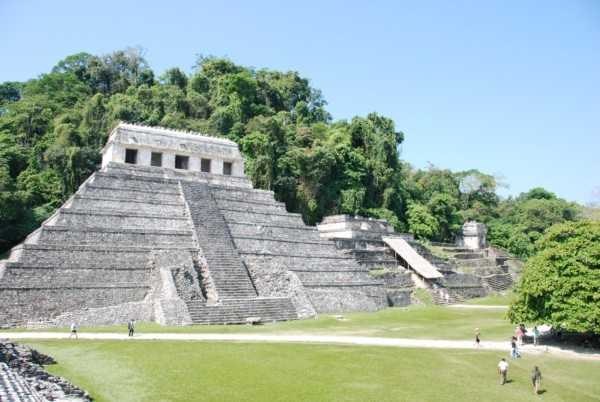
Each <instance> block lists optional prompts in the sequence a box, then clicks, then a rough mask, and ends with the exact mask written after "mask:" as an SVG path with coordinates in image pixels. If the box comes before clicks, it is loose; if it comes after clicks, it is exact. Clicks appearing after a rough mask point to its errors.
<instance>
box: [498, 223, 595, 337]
mask: <svg viewBox="0 0 600 402" xmlns="http://www.w3.org/2000/svg"><path fill="white" fill-rule="evenodd" d="M536 246H537V248H538V249H539V250H540V251H539V252H538V253H537V254H536V255H534V256H533V257H531V258H530V259H529V260H528V261H527V263H526V265H525V268H524V271H523V275H522V278H521V281H520V282H519V284H518V286H517V288H516V291H515V293H516V299H515V301H514V303H513V304H512V305H511V307H510V310H509V317H510V318H511V320H512V321H513V322H531V323H548V324H551V325H553V326H555V327H557V328H563V329H565V330H568V331H576V332H592V333H596V334H600V222H591V221H582V222H571V223H564V224H560V225H555V226H553V227H552V228H551V229H549V230H548V231H547V232H546V233H545V234H544V235H543V236H542V237H541V238H540V239H539V240H538V242H537V244H536Z"/></svg>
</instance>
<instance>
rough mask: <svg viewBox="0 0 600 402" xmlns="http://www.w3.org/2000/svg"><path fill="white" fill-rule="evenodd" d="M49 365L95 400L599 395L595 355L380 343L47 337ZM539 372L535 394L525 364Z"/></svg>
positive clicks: (454, 398) (562, 398)
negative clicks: (515, 355) (500, 373)
mask: <svg viewBox="0 0 600 402" xmlns="http://www.w3.org/2000/svg"><path fill="white" fill-rule="evenodd" d="M31 346H33V347H34V348H37V349H39V350H40V351H42V352H44V353H48V354H50V355H52V356H53V357H55V358H56V359H57V361H58V362H59V363H60V364H59V365H57V366H50V367H49V370H50V371H51V372H53V373H55V374H59V375H63V376H65V377H67V378H69V379H71V380H72V381H73V382H74V383H76V384H77V385H79V386H82V387H84V388H85V389H87V390H88V391H90V392H91V393H92V395H93V396H94V397H96V398H97V401H98V402H102V401H122V402H126V401H194V400H203V401H333V400H336V401H450V402H451V401H461V402H462V401H492V402H493V401H502V402H506V401H537V400H544V401H600V362H590V361H572V360H563V359H558V358H551V357H548V356H539V357H529V356H527V357H525V358H523V359H521V360H519V361H515V362H512V361H511V362H510V363H511V369H510V374H509V378H511V379H512V380H513V382H511V383H510V384H507V385H505V386H500V385H499V384H498V383H497V381H498V378H497V375H496V364H497V361H498V360H499V358H500V357H502V354H501V353H494V352H484V351H481V350H468V351H455V350H452V351H444V350H424V349H420V350H417V349H394V348H384V347H356V346H326V345H293V344H289V345H287V344H286V345H282V344H242V343H200V342H177V343H175V342H141V341H136V342H127V341H109V342H101V341H46V342H35V343H31ZM534 364H537V365H539V366H540V368H541V370H542V373H543V375H544V382H543V384H542V385H543V386H542V389H545V390H546V392H545V393H544V394H543V396H541V397H534V395H533V394H532V391H531V388H530V385H529V379H528V375H529V371H530V370H531V368H532V367H533V365H534Z"/></svg>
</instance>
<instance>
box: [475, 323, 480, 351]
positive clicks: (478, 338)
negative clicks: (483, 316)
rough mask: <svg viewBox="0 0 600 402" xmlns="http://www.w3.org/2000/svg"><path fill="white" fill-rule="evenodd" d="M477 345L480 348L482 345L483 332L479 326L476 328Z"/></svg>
mask: <svg viewBox="0 0 600 402" xmlns="http://www.w3.org/2000/svg"><path fill="white" fill-rule="evenodd" d="M475 345H476V346H477V347H478V348H479V347H481V333H480V332H479V328H475Z"/></svg>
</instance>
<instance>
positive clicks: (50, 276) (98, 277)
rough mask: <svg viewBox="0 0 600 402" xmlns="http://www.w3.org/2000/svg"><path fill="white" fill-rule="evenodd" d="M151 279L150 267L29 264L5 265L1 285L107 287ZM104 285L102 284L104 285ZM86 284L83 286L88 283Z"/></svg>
mask: <svg viewBox="0 0 600 402" xmlns="http://www.w3.org/2000/svg"><path fill="white" fill-rule="evenodd" d="M150 279H151V272H150V270H149V269H146V268H142V269H98V268H87V269H81V268H75V269H73V268H63V267H43V268H39V267H28V266H22V265H10V266H8V267H7V268H6V271H5V273H4V276H3V277H2V281H1V282H0V288H6V287H20V286H21V287H23V286H25V287H38V288H39V287H45V286H50V287H57V286H58V287H72V286H79V285H81V284H87V285H89V284H96V285H98V286H99V287H106V285H111V284H116V285H119V284H127V285H128V286H130V285H136V286H141V285H144V286H146V285H147V284H148V283H149V281H150ZM103 284H104V285H103ZM87 285H86V286H87Z"/></svg>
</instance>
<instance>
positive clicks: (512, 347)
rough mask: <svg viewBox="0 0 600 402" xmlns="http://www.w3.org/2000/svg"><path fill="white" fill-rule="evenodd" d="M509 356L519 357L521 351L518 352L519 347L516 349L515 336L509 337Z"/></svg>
mask: <svg viewBox="0 0 600 402" xmlns="http://www.w3.org/2000/svg"><path fill="white" fill-rule="evenodd" d="M510 357H512V358H513V359H516V358H518V357H521V353H519V349H517V338H516V337H514V336H513V337H512V338H511V339H510Z"/></svg>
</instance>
